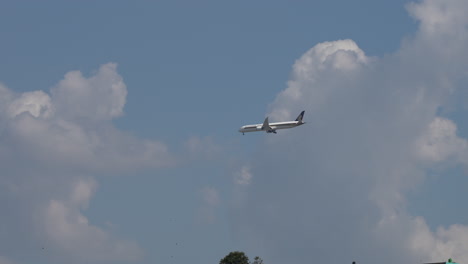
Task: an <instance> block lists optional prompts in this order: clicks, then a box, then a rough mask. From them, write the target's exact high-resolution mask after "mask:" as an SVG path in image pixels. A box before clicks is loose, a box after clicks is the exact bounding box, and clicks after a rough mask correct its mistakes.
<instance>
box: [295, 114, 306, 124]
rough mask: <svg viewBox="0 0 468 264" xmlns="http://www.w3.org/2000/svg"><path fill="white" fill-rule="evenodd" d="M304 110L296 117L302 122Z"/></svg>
mask: <svg viewBox="0 0 468 264" xmlns="http://www.w3.org/2000/svg"><path fill="white" fill-rule="evenodd" d="M304 112H305V111H302V112H301V113H300V114H299V116H298V117H297V118H296V121H299V122H301V123H302V118H304Z"/></svg>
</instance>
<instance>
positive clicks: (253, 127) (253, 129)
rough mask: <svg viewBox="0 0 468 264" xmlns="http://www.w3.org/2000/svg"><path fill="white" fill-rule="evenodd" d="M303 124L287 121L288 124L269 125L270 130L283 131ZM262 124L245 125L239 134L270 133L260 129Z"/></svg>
mask: <svg viewBox="0 0 468 264" xmlns="http://www.w3.org/2000/svg"><path fill="white" fill-rule="evenodd" d="M302 124H304V122H302V121H288V122H276V123H269V125H270V129H269V130H272V131H275V130H277V129H285V128H292V127H297V126H300V125H302ZM262 127H263V124H255V125H246V126H243V127H241V128H240V129H239V132H242V133H247V132H257V131H266V132H270V131H268V130H267V129H265V128H262Z"/></svg>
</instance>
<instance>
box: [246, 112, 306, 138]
mask: <svg viewBox="0 0 468 264" xmlns="http://www.w3.org/2000/svg"><path fill="white" fill-rule="evenodd" d="M304 112H305V111H302V112H301V113H300V114H299V116H298V117H297V118H296V120H295V121H286V122H277V123H270V122H268V117H267V118H265V121H263V124H255V125H246V126H243V127H241V128H240V129H239V132H241V133H242V135H244V133H246V132H257V131H265V132H267V133H274V134H276V130H277V129H285V128H293V127H297V126H300V125H303V124H305V122H304V121H302V118H303V117H304Z"/></svg>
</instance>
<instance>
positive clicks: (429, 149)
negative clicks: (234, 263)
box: [233, 0, 468, 264]
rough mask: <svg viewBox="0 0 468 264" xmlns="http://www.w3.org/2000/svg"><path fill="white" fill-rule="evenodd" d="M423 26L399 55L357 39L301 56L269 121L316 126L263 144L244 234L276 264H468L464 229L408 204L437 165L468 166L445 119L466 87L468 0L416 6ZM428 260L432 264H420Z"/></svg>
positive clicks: (240, 214)
mask: <svg viewBox="0 0 468 264" xmlns="http://www.w3.org/2000/svg"><path fill="white" fill-rule="evenodd" d="M408 9H409V10H410V14H411V15H413V17H415V18H416V19H417V20H418V21H419V23H420V27H419V30H418V32H416V34H415V35H414V36H413V37H411V38H408V39H406V40H405V41H404V42H403V44H402V46H401V48H400V50H398V51H397V52H395V53H394V54H391V55H388V56H386V57H384V58H370V57H368V56H366V55H365V53H364V51H362V50H361V49H360V48H359V47H358V46H357V45H356V43H354V41H352V40H338V41H331V42H325V43H320V44H317V45H316V46H314V47H313V48H311V49H310V50H309V51H307V52H306V53H305V54H304V55H303V56H301V58H299V59H298V60H297V61H296V62H295V64H294V66H293V70H292V74H291V80H289V81H288V86H287V88H286V89H285V90H284V91H282V92H281V93H279V94H278V96H277V98H276V99H275V101H274V102H273V103H272V104H271V106H270V108H271V114H270V116H272V117H274V118H277V119H286V120H287V119H291V118H294V117H295V116H296V115H297V113H299V112H300V110H302V109H305V110H306V116H305V121H307V124H306V125H304V126H301V127H300V128H297V129H294V130H289V131H284V132H282V133H279V134H278V135H275V136H274V137H267V139H266V140H265V141H264V142H263V143H262V144H261V145H260V146H259V150H258V152H259V153H257V155H256V158H254V160H253V161H252V162H251V172H252V174H254V175H255V183H253V184H251V186H250V188H249V190H248V195H247V196H246V197H247V198H246V199H245V200H244V202H243V206H241V207H236V208H233V210H234V211H235V212H236V213H235V215H236V221H235V222H236V224H237V231H238V232H239V233H242V237H244V238H246V242H250V243H251V248H252V251H255V252H259V254H260V255H262V256H265V259H266V260H267V261H268V262H271V263H273V264H274V263H285V262H288V263H303V262H304V259H310V257H311V256H313V258H314V261H317V262H324V261H327V262H336V263H346V262H350V261H352V260H356V261H358V262H363V263H364V262H365V263H372V262H379V263H399V262H406V263H412V262H414V263H417V262H418V261H420V260H423V261H425V260H428V261H430V260H437V261H442V260H444V259H446V258H447V257H448V256H451V257H453V258H455V259H456V260H458V261H459V262H467V261H468V259H467V258H466V257H467V256H466V253H464V252H462V249H463V248H468V241H466V235H465V233H466V229H467V228H468V227H466V226H463V225H453V226H449V227H439V228H438V229H437V230H431V229H430V228H429V227H428V226H427V224H426V223H425V220H424V219H423V218H422V217H418V216H413V215H412V213H411V212H409V211H408V208H407V206H406V205H407V199H408V198H407V197H408V195H407V194H408V193H409V192H411V191H412V190H414V189H416V188H418V187H419V186H421V183H422V182H424V180H425V178H426V172H427V170H428V169H430V168H431V167H432V166H433V165H434V164H440V163H444V164H446V165H447V166H449V165H454V164H457V163H460V162H464V160H466V139H463V138H460V137H458V136H457V134H456V124H455V123H454V122H453V121H451V120H448V119H447V118H444V117H440V116H438V113H440V109H441V108H444V107H447V103H449V102H450V97H451V96H453V94H454V91H457V90H459V89H464V87H466V83H465V84H463V83H462V81H463V80H465V81H466V68H467V66H468V62H467V61H466V59H464V58H466V57H467V56H468V51H467V49H466V47H467V46H468V21H467V19H466V18H465V16H464V15H462V14H464V13H466V11H468V6H467V4H466V1H444V2H443V3H442V2H441V1H432V0H426V1H421V2H418V3H414V4H411V5H409V7H408ZM421 257H424V259H421Z"/></svg>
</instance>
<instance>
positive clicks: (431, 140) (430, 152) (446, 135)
mask: <svg viewBox="0 0 468 264" xmlns="http://www.w3.org/2000/svg"><path fill="white" fill-rule="evenodd" d="M416 144H417V145H416V149H417V154H418V155H419V157H420V158H421V159H423V160H426V161H430V162H440V161H445V160H447V159H449V158H452V159H454V160H455V161H457V162H462V161H465V160H466V157H467V154H468V153H467V151H468V142H467V141H466V140H465V139H462V138H459V137H458V136H457V125H456V124H455V123H454V122H453V121H451V120H448V119H445V118H440V117H436V118H435V119H434V120H433V121H432V122H431V123H430V124H429V127H428V129H427V131H426V132H424V134H423V135H422V137H421V138H420V139H419V140H418V141H417V142H416Z"/></svg>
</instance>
